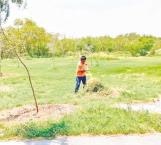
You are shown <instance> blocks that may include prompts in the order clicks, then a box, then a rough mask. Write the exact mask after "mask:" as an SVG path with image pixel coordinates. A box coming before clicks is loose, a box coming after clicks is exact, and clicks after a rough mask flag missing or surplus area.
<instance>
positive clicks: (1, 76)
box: [0, 73, 15, 78]
mask: <svg viewBox="0 0 161 145" xmlns="http://www.w3.org/2000/svg"><path fill="white" fill-rule="evenodd" d="M14 76H15V74H13V73H2V74H1V75H0V78H9V77H14Z"/></svg>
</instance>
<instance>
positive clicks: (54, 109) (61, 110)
mask: <svg viewBox="0 0 161 145" xmlns="http://www.w3.org/2000/svg"><path fill="white" fill-rule="evenodd" d="M75 109H76V107H75V106H74V105H68V104H59V105H55V104H46V105H39V113H36V108H35V106H33V105H26V106H22V107H17V108H13V109H10V110H4V111H2V112H0V121H8V122H17V121H21V122H27V121H29V120H46V119H49V118H51V119H52V118H53V119H56V120H57V119H60V118H61V117H63V116H64V115H66V114H69V113H72V112H74V111H75Z"/></svg>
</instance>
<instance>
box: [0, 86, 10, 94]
mask: <svg viewBox="0 0 161 145" xmlns="http://www.w3.org/2000/svg"><path fill="white" fill-rule="evenodd" d="M10 91H12V89H11V88H10V87H9V86H6V85H0V92H10Z"/></svg>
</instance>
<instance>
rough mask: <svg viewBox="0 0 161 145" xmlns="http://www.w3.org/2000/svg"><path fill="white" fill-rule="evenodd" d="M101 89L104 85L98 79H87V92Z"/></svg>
mask: <svg viewBox="0 0 161 145" xmlns="http://www.w3.org/2000/svg"><path fill="white" fill-rule="evenodd" d="M103 89H104V86H103V85H102V83H101V81H100V80H98V79H96V78H92V79H90V80H89V81H88V85H87V92H100V91H101V90H103Z"/></svg>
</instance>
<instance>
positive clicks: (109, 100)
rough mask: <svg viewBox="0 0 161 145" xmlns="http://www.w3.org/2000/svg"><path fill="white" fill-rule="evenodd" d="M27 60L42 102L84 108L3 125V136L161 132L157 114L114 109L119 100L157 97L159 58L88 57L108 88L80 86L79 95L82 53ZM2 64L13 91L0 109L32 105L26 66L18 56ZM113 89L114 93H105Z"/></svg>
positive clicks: (3, 94) (3, 98)
mask: <svg viewBox="0 0 161 145" xmlns="http://www.w3.org/2000/svg"><path fill="white" fill-rule="evenodd" d="M24 61H25V63H26V64H27V65H28V66H29V69H30V71H31V74H32V79H33V83H34V86H35V90H36V95H37V97H38V102H39V104H46V103H53V104H61V103H62V104H63V103H68V104H74V105H77V106H78V108H80V109H78V110H77V111H76V112H75V113H74V114H71V115H70V116H65V117H64V118H62V119H61V120H59V121H57V122H56V121H53V119H49V121H46V122H36V123H35V122H32V121H31V122H28V123H25V124H21V125H14V126H13V125H12V126H10V125H9V124H8V123H0V128H1V129H4V130H5V134H4V136H3V137H2V138H12V137H24V138H26V137H27V138H33V137H53V136H55V135H80V134H120V133H123V134H128V133H146V132H154V131H157V132H161V116H160V115H158V114H150V113H148V112H140V113H136V112H133V111H131V110H128V111H125V110H121V109H114V108H112V105H113V104H114V103H117V102H145V101H152V100H153V99H156V98H158V97H159V95H160V94H161V91H160V90H161V83H160V82H161V77H160V76H161V71H160V70H161V58H160V57H137V58H135V57H133V58H132V57H114V56H108V55H107V56H105V55H103V56H102V55H98V54H97V57H94V56H92V57H90V58H89V59H88V62H89V65H91V71H90V73H91V75H89V78H92V77H94V78H97V79H99V80H100V81H101V83H102V84H103V85H104V86H105V90H104V91H103V92H100V93H85V92H84V91H83V90H80V92H79V93H78V94H77V95H75V94H74V93H73V90H74V85H75V68H76V64H77V61H78V57H58V58H57V57H55V58H54V59H53V58H41V59H35V58H25V59H24ZM2 64H3V65H2V71H3V74H4V77H2V78H1V80H2V81H1V85H2V86H8V87H9V88H10V90H8V91H2V92H1V94H0V98H1V101H0V110H4V109H8V108H13V107H17V106H23V105H25V104H32V103H34V102H33V99H32V94H31V90H30V87H29V84H28V81H27V78H26V72H25V71H24V69H23V67H22V66H19V64H18V63H17V60H16V59H6V60H3V62H2ZM109 90H110V91H112V92H113V93H111V94H109V93H107V91H109ZM8 126H9V127H8Z"/></svg>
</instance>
